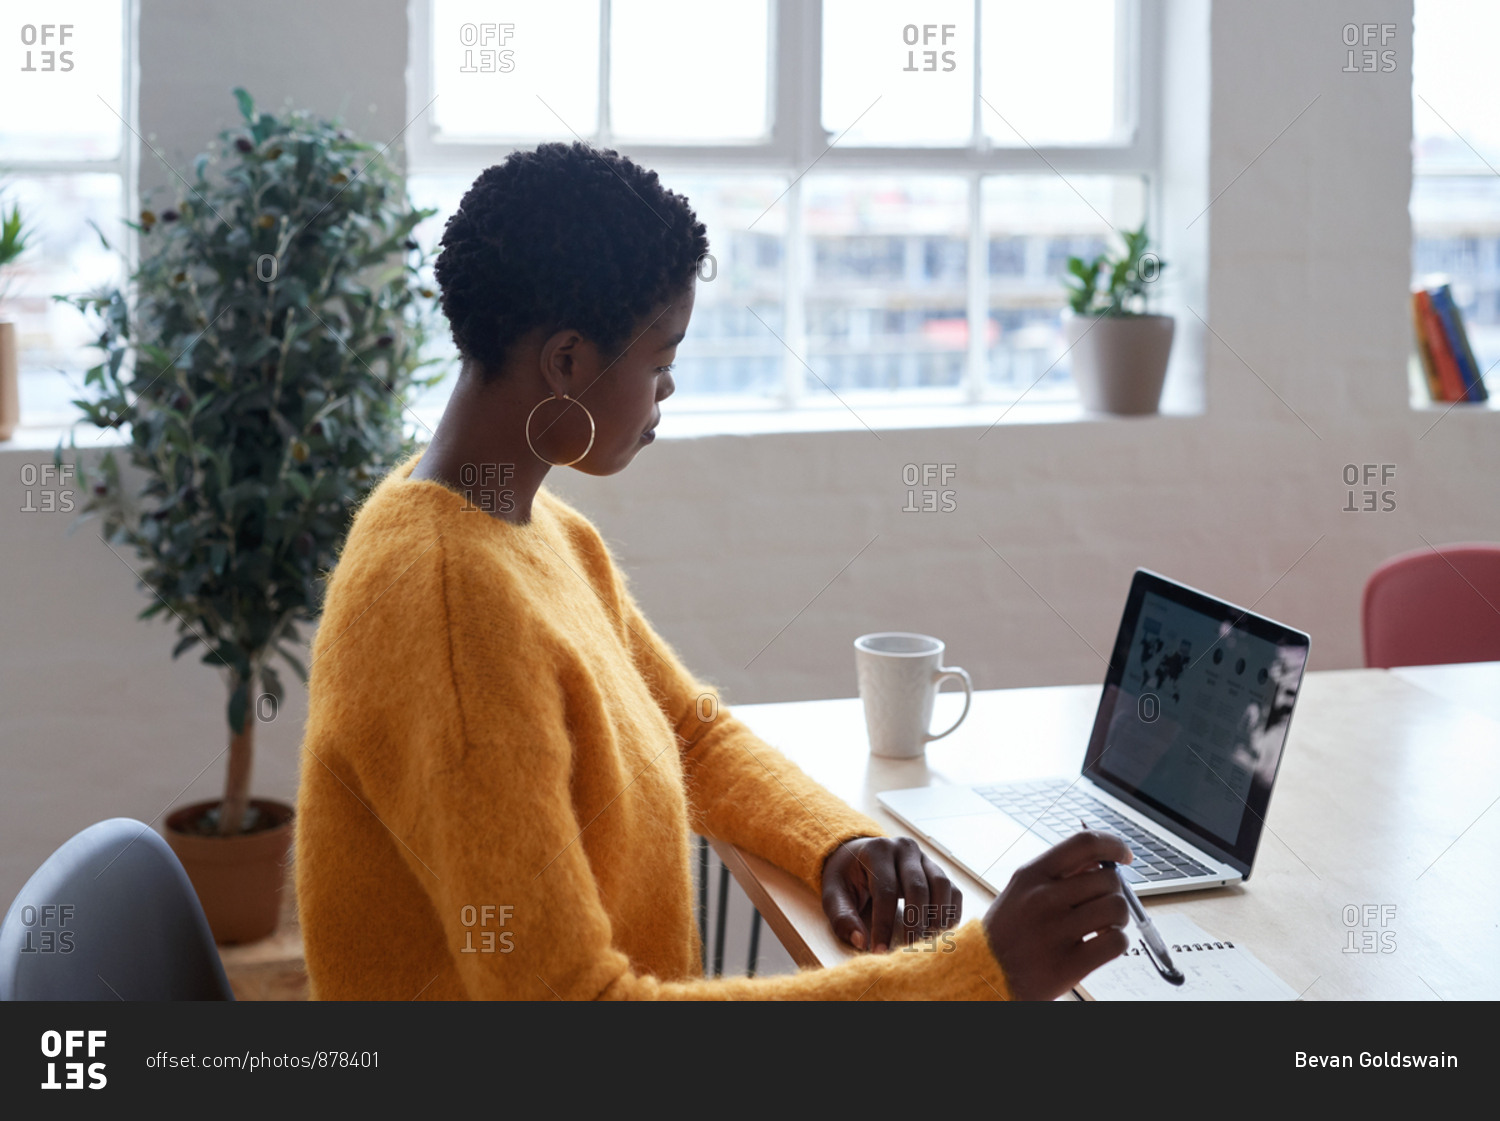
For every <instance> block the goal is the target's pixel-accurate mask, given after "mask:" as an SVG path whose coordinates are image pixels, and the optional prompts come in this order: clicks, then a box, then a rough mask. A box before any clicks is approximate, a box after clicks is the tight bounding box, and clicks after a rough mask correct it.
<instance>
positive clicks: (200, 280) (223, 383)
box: [58, 90, 433, 942]
mask: <svg viewBox="0 0 1500 1121" xmlns="http://www.w3.org/2000/svg"><path fill="white" fill-rule="evenodd" d="M235 96H236V97H237V98H238V99H239V105H240V111H241V113H242V115H243V117H244V123H243V125H242V126H240V127H237V128H234V129H231V130H228V131H226V132H224V133H222V134H221V135H220V143H219V145H218V152H217V154H216V155H210V154H204V155H202V156H199V157H198V159H197V161H196V164H195V175H194V181H193V183H192V186H191V188H189V189H186V190H185V191H184V193H183V197H182V198H180V199H177V200H175V201H173V202H172V203H171V205H169V206H164V207H163V208H162V209H160V210H159V211H155V210H145V211H142V213H141V215H140V220H139V222H138V223H129V224H130V225H131V226H133V227H134V228H135V229H136V230H137V231H138V233H139V237H140V245H141V254H140V267H139V269H138V270H137V271H136V273H135V275H134V276H133V277H132V278H131V284H130V286H129V291H128V294H127V292H121V291H118V290H115V291H104V292H100V293H95V294H91V295H88V296H82V297H70V298H68V299H69V300H70V302H72V303H73V304H75V305H76V306H78V307H79V308H80V309H82V310H84V311H85V312H87V313H89V314H90V315H93V316H97V317H98V319H99V321H100V325H101V334H100V336H99V339H98V346H99V347H100V348H101V350H102V351H103V355H104V358H103V361H102V362H101V363H100V364H99V365H98V366H95V367H94V368H93V369H91V370H89V371H88V373H87V375H86V377H85V384H86V385H87V386H88V387H90V389H91V392H90V393H89V394H87V395H86V396H85V397H84V398H82V399H80V400H78V401H76V402H75V405H76V406H77V407H78V408H79V409H80V410H82V412H83V414H84V418H85V419H86V421H87V422H88V423H90V424H93V425H96V426H98V427H100V428H116V429H121V430H122V431H123V430H125V429H127V428H128V430H129V435H128V438H127V441H126V443H125V445H124V447H123V448H122V449H121V454H122V455H123V457H124V459H125V460H126V461H127V463H126V465H124V466H122V464H121V463H120V462H119V461H118V459H117V455H116V452H115V451H109V452H106V453H105V454H104V455H103V456H101V457H100V459H99V461H98V463H97V466H91V465H90V464H88V463H87V462H76V471H77V478H78V480H79V485H80V489H81V490H82V492H83V502H84V504H83V508H82V514H83V515H84V516H88V515H97V516H98V517H99V518H100V519H101V520H102V522H103V526H102V529H103V533H102V536H103V537H104V538H105V539H106V541H107V542H108V543H109V545H110V547H111V548H116V549H120V548H122V547H128V548H129V549H131V550H133V551H134V553H135V555H136V557H138V558H139V563H138V564H135V565H133V567H135V568H136V571H137V573H138V575H139V576H140V578H141V581H142V583H143V584H144V585H145V589H146V591H147V592H148V593H149V595H150V599H151V602H150V604H149V605H148V606H147V607H146V608H145V610H144V611H142V612H141V617H142V618H149V617H152V616H159V617H160V618H162V619H165V620H166V621H168V622H171V623H175V624H176V630H177V634H178V636H179V638H178V642H177V645H176V647H175V648H174V649H173V651H172V656H173V657H174V658H175V657H177V656H179V655H181V654H183V653H185V652H186V651H188V650H190V649H193V648H194V647H198V646H202V647H204V648H205V650H204V653H203V656H202V661H203V663H204V664H206V665H209V666H212V667H214V668H215V669H218V670H219V671H221V673H222V675H223V678H224V681H225V684H226V686H227V695H228V708H227V716H228V724H229V729H228V731H229V745H228V749H227V754H228V766H227V770H226V774H225V781H224V795H223V798H222V799H217V800H215V801H211V802H203V803H199V804H196V805H188V806H183V807H180V808H179V809H177V810H176V811H175V812H173V813H171V814H170V815H169V816H168V818H167V822H166V835H167V839H168V841H169V842H170V843H171V844H172V846H173V848H174V850H175V851H176V852H177V855H178V856H179V857H180V858H181V860H182V862H183V865H184V866H185V867H186V869H187V872H188V875H189V877H190V878H191V879H192V881H193V885H194V887H195V888H196V889H197V891H198V894H199V897H200V898H201V899H202V901H203V905H204V910H205V911H206V912H207V915H208V919H209V924H210V926H211V927H212V928H213V931H214V934H215V937H216V938H218V939H219V940H220V941H222V942H243V941H250V940H253V939H255V938H259V937H263V936H265V935H267V934H269V933H271V931H272V930H273V929H274V928H275V925H276V919H277V908H278V902H279V897H280V891H281V885H282V883H283V878H284V877H283V873H284V863H285V859H286V854H287V847H288V842H289V840H290V831H291V826H290V820H291V815H292V810H291V808H290V807H289V806H286V805H283V804H280V803H276V802H271V801H267V800H262V799H253V798H251V797H250V788H251V783H250V775H251V759H252V752H253V746H254V735H255V725H256V722H257V719H265V718H266V717H267V716H269V715H271V712H272V710H273V709H274V706H275V705H277V704H278V703H279V702H280V699H281V696H282V683H281V679H280V677H279V675H278V672H277V670H276V668H275V666H274V665H273V664H272V659H273V657H279V658H280V660H281V661H282V662H284V663H285V664H286V665H287V666H290V667H291V669H292V670H293V671H294V672H295V673H296V674H297V675H298V677H300V678H301V679H302V680H303V681H306V680H307V670H306V667H305V666H304V665H303V663H302V661H301V660H300V658H299V656H298V649H299V648H300V636H299V633H298V627H299V625H301V624H303V623H306V622H307V621H309V620H310V619H312V618H313V617H314V616H315V615H316V614H317V612H318V610H319V608H320V605H321V597H322V593H323V578H324V575H325V574H326V572H327V570H328V569H329V568H331V566H332V565H333V563H334V560H335V557H336V555H337V552H338V550H339V548H340V546H341V545H342V542H343V538H344V534H345V531H346V529H347V527H348V524H349V520H350V511H351V510H352V509H353V507H354V506H355V505H356V504H357V503H358V502H359V501H360V500H361V498H362V497H363V496H364V495H365V494H366V493H367V492H368V491H369V489H370V488H371V487H372V486H373V485H374V483H375V482H376V481H377V480H378V478H379V476H380V475H381V474H382V473H384V472H385V471H387V470H388V469H389V468H390V467H391V466H393V465H394V464H395V463H396V462H397V461H398V459H399V457H400V456H402V455H403V454H406V453H407V452H408V451H409V450H410V449H411V442H410V440H409V438H407V437H406V436H405V435H404V425H403V420H402V411H403V404H402V398H403V395H404V394H406V393H407V391H408V390H410V389H411V388H413V387H414V386H426V385H428V384H431V381H432V380H433V379H430V378H425V377H423V376H420V368H421V367H422V366H423V365H424V364H425V363H424V362H423V361H422V360H421V358H420V357H419V351H420V348H421V343H422V340H423V338H424V335H425V331H426V325H427V324H428V323H429V321H430V316H431V314H432V311H431V296H432V292H431V291H430V290H429V289H426V288H424V287H423V286H422V280H421V277H420V270H421V269H422V268H423V266H424V265H425V261H424V259H423V257H422V254H421V250H420V249H419V247H418V245H417V243H416V242H415V241H413V240H412V237H411V235H412V231H413V228H414V227H415V226H416V225H417V223H419V222H420V221H421V220H422V219H424V218H426V217H428V216H429V215H430V214H432V213H433V211H430V210H415V209H413V208H412V206H411V204H410V202H409V201H408V199H407V195H406V191H405V188H404V185H403V184H402V182H401V180H400V179H399V178H398V176H397V175H396V173H395V172H394V171H393V170H392V168H391V167H390V166H389V165H388V164H387V163H386V162H385V161H384V160H383V159H382V158H381V155H380V153H378V152H376V151H375V150H374V149H373V148H372V147H371V146H370V145H368V144H364V143H361V142H359V141H358V140H355V139H354V138H352V137H351V136H350V135H349V134H348V133H347V132H345V131H344V130H343V129H341V128H340V127H339V126H338V124H337V123H335V122H330V121H325V120H319V119H315V118H313V117H311V116H310V115H308V114H306V113H302V112H294V113H290V114H288V115H285V116H281V117H276V116H272V115H271V114H268V113H264V112H259V111H257V110H256V108H255V106H254V104H253V102H252V101H251V98H250V96H249V95H248V94H247V93H245V92H244V91H243V90H236V91H235ZM72 451H73V453H74V454H73V459H74V460H75V461H78V459H79V457H78V456H77V454H76V453H77V445H76V443H74V444H73V445H72ZM62 455H63V448H62V447H61V446H59V448H58V458H59V459H61V458H62Z"/></svg>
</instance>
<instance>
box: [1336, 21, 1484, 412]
mask: <svg viewBox="0 0 1500 1121" xmlns="http://www.w3.org/2000/svg"><path fill="white" fill-rule="evenodd" d="M1413 21H1414V30H1413V34H1412V130H1413V134H1414V135H1413V144H1412V148H1413V157H1414V161H1415V170H1416V171H1417V173H1418V174H1416V175H1415V176H1414V177H1413V180H1412V193H1411V224H1412V282H1413V284H1414V285H1420V286H1422V287H1431V286H1433V285H1437V284H1445V283H1446V284H1448V285H1450V286H1451V288H1452V291H1453V299H1454V302H1456V303H1457V304H1458V306H1459V309H1460V310H1461V311H1462V313H1463V317H1464V327H1465V329H1466V331H1467V333H1468V336H1469V345H1470V347H1471V348H1472V349H1473V351H1474V360H1475V361H1476V362H1477V363H1478V364H1479V368H1480V371H1481V372H1488V371H1492V368H1493V367H1494V366H1495V364H1496V363H1497V362H1500V178H1496V176H1495V173H1494V170H1493V169H1494V168H1495V167H1500V119H1497V118H1496V116H1495V113H1494V103H1495V94H1494V86H1495V83H1494V65H1493V60H1492V58H1491V57H1490V56H1491V54H1492V49H1491V48H1492V45H1493V43H1494V41H1495V36H1496V35H1500V5H1496V4H1494V3H1492V2H1480V0H1442V2H1441V3H1436V2H1434V0H1416V6H1415V11H1414V13H1413ZM1371 45H1372V46H1374V47H1375V48H1376V49H1377V50H1379V49H1380V44H1379V43H1378V42H1376V43H1373V44H1371ZM1352 49H1355V50H1356V51H1357V52H1358V53H1356V55H1355V58H1354V61H1353V65H1354V66H1357V67H1359V66H1364V65H1366V61H1367V60H1366V58H1365V56H1364V54H1363V51H1364V49H1365V48H1364V44H1363V43H1361V44H1360V45H1359V47H1357V48H1352ZM1345 62H1346V63H1347V62H1348V60H1347V59H1346V60H1345ZM1376 64H1377V65H1379V64H1380V60H1379V56H1378V54H1377V57H1376ZM1487 165H1488V166H1487ZM1488 380H1489V385H1490V387H1491V389H1492V390H1493V388H1494V385H1495V375H1494V373H1493V372H1490V373H1489V379H1488ZM1422 396H1425V392H1424V393H1423V394H1422Z"/></svg>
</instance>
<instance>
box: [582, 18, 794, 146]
mask: <svg viewBox="0 0 1500 1121" xmlns="http://www.w3.org/2000/svg"><path fill="white" fill-rule="evenodd" d="M767 11H768V5H767V0H732V2H730V0H711V2H710V0H614V3H612V4H611V5H610V14H609V34H610V56H609V67H610V106H609V112H610V127H611V130H612V131H613V133H614V135H615V136H617V137H620V138H621V139H627V140H651V141H657V142H662V143H670V144H692V143H704V142H713V141H721V140H742V141H743V140H757V139H760V138H762V137H764V136H765V135H767V133H768V131H769V130H768V128H767V120H766V107H767V101H766V80H767V47H768V42H769V39H768V35H769V27H768V21H767Z"/></svg>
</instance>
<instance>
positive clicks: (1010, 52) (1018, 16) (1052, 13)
mask: <svg viewBox="0 0 1500 1121" xmlns="http://www.w3.org/2000/svg"><path fill="white" fill-rule="evenodd" d="M1123 2H1124V0H1069V2H1068V3H1066V4H1055V3H1054V4H1039V3H1037V2H1036V0H983V4H984V7H983V8H982V9H981V24H980V26H981V37H982V39H983V42H982V43H981V44H980V72H981V78H980V83H979V86H980V93H981V95H982V96H983V97H984V100H985V102H986V104H985V105H984V106H982V113H983V115H984V131H985V135H987V136H988V137H989V138H990V140H991V142H993V143H994V144H996V145H999V146H1002V147H1011V146H1014V147H1025V146H1026V145H1027V144H1032V145H1037V146H1041V145H1046V144H1052V145H1058V144H1098V143H1104V142H1108V141H1118V140H1123V139H1125V134H1126V132H1127V131H1128V122H1127V121H1126V120H1125V103H1126V98H1125V97H1124V96H1123V94H1124V87H1125V81H1126V78H1127V75H1126V74H1125V72H1124V68H1123V67H1122V66H1120V65H1119V59H1118V53H1117V50H1116V36H1117V32H1118V24H1117V17H1118V16H1119V14H1120V7H1121V6H1123Z"/></svg>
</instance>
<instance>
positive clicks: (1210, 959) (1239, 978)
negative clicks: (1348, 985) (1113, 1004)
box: [1076, 911, 1298, 1000]
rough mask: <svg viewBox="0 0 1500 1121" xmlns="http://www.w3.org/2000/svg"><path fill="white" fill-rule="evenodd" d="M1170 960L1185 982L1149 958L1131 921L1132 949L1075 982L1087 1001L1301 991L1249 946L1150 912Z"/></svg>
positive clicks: (1291, 995) (1182, 918) (1287, 996)
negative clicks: (1171, 978) (1164, 973)
mask: <svg viewBox="0 0 1500 1121" xmlns="http://www.w3.org/2000/svg"><path fill="white" fill-rule="evenodd" d="M1151 921H1152V922H1154V923H1155V924H1156V929H1157V930H1158V931H1159V932H1160V933H1161V936H1162V940H1163V941H1165V942H1166V944H1167V949H1169V950H1170V951H1171V952H1172V964H1173V965H1175V966H1176V967H1177V968H1178V969H1180V970H1181V971H1182V972H1183V974H1184V975H1185V976H1186V977H1187V981H1186V982H1185V983H1184V984H1181V985H1170V984H1168V983H1167V982H1166V981H1163V980H1162V979H1161V977H1160V975H1159V974H1158V973H1157V972H1156V968H1155V967H1154V966H1153V965H1152V964H1151V959H1150V958H1148V957H1147V956H1146V951H1145V948H1144V947H1143V946H1142V945H1141V935H1140V931H1139V930H1137V929H1136V927H1135V924H1134V923H1132V924H1131V925H1130V928H1129V931H1128V933H1129V934H1130V937H1131V946H1132V948H1131V949H1130V950H1127V951H1126V952H1125V954H1124V955H1123V956H1121V957H1117V958H1115V960H1114V961H1111V962H1109V963H1107V964H1105V965H1102V966H1100V967H1099V968H1098V969H1096V970H1094V972H1092V973H1090V974H1089V975H1088V976H1087V977H1085V978H1084V979H1083V980H1082V982H1080V983H1079V984H1078V986H1077V989H1076V991H1077V993H1078V995H1079V996H1081V997H1083V999H1084V1000H1296V999H1298V997H1297V993H1296V991H1295V990H1294V989H1292V988H1291V986H1289V985H1287V984H1286V982H1284V981H1283V980H1282V979H1281V978H1280V977H1278V976H1276V974H1274V973H1272V972H1271V971H1270V970H1269V969H1267V968H1266V967H1265V966H1264V965H1262V964H1261V963H1260V962H1259V961H1257V960H1256V959H1255V957H1254V955H1252V954H1251V953H1250V951H1249V950H1247V949H1245V948H1244V947H1243V946H1239V945H1236V944H1235V943H1233V942H1227V941H1225V940H1224V939H1222V938H1214V937H1213V936H1212V935H1209V934H1207V933H1205V932H1204V930H1203V928H1202V927H1200V926H1199V925H1198V924H1197V923H1195V922H1193V920H1192V919H1190V918H1188V917H1187V916H1186V915H1184V914H1181V913H1180V912H1175V911H1174V912H1172V913H1171V914H1165V915H1161V916H1157V915H1152V916H1151Z"/></svg>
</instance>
